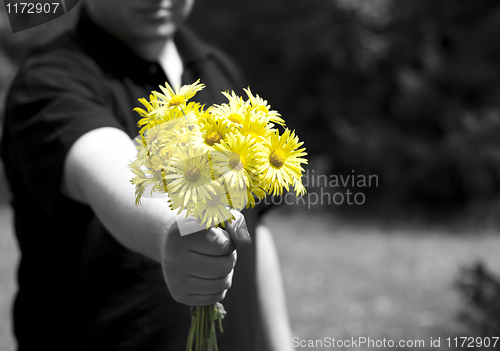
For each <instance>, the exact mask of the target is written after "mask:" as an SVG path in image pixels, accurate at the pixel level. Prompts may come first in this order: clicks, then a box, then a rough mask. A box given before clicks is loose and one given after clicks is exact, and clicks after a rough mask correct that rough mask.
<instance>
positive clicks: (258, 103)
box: [243, 88, 285, 126]
mask: <svg viewBox="0 0 500 351" xmlns="http://www.w3.org/2000/svg"><path fill="white" fill-rule="evenodd" d="M243 90H244V91H245V93H246V94H247V96H248V100H249V101H250V106H251V108H252V110H253V111H255V112H257V113H261V114H262V115H264V116H266V117H269V119H270V121H271V122H273V123H278V124H280V125H282V126H285V120H284V119H282V118H281V117H280V114H279V113H278V111H274V110H271V105H268V104H267V100H264V99H263V98H261V97H260V96H259V95H255V96H254V95H253V94H252V92H251V91H250V88H247V89H243Z"/></svg>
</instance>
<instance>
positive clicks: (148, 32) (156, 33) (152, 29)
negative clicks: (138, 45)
mask: <svg viewBox="0 0 500 351" xmlns="http://www.w3.org/2000/svg"><path fill="white" fill-rule="evenodd" d="M176 30H177V26H176V25H175V24H174V23H164V24H161V25H155V26H153V25H150V26H147V27H146V28H144V29H143V30H142V31H141V32H140V33H138V34H139V35H137V36H138V37H139V38H140V39H142V40H159V39H166V38H169V37H171V36H172V35H174V33H175V31H176Z"/></svg>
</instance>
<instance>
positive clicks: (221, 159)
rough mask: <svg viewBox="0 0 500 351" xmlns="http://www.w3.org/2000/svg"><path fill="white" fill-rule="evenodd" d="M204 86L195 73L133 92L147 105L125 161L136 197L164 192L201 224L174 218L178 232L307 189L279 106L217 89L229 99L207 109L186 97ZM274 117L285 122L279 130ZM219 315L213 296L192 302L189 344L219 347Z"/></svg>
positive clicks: (218, 224) (295, 145) (175, 207)
mask: <svg viewBox="0 0 500 351" xmlns="http://www.w3.org/2000/svg"><path fill="white" fill-rule="evenodd" d="M203 88H204V85H203V84H200V83H199V81H196V82H195V83H193V84H191V85H185V86H182V87H181V88H180V89H178V88H177V89H176V90H175V91H174V90H173V89H172V88H171V87H170V86H169V85H168V84H166V86H165V87H161V86H160V89H161V91H162V92H161V93H160V92H156V91H153V92H152V94H151V95H150V98H149V101H148V100H146V99H140V100H139V101H140V102H141V103H142V104H143V105H144V106H145V108H146V110H144V109H142V108H136V109H135V110H136V111H137V112H138V113H139V114H140V115H141V116H142V117H143V118H142V119H141V120H140V121H139V123H138V126H139V127H140V128H141V129H140V132H139V136H138V137H137V138H136V141H137V148H138V153H137V157H136V159H135V160H134V161H133V162H132V163H131V164H130V168H131V169H132V171H133V172H134V174H135V176H134V178H133V179H132V180H131V182H132V183H133V184H134V185H135V188H136V204H140V200H141V197H142V196H144V194H148V193H149V194H153V193H155V192H157V193H165V194H166V195H167V197H168V201H169V203H170V207H171V209H172V210H174V211H177V214H178V215H183V216H184V217H186V218H188V217H191V218H195V219H196V220H197V223H198V224H199V226H194V227H193V226H183V225H182V224H183V223H185V222H184V221H179V222H178V224H179V229H180V232H181V235H186V234H190V233H193V232H195V231H199V230H201V229H205V228H206V229H208V228H210V227H212V226H216V227H224V226H225V222H226V221H228V222H229V223H231V221H232V220H233V219H234V216H233V214H232V213H231V210H241V209H243V208H248V207H254V206H255V204H256V201H257V200H262V199H263V198H264V197H265V196H266V195H267V194H272V195H281V194H282V193H283V189H286V190H287V191H290V188H293V190H294V191H295V193H296V195H301V194H304V193H305V188H304V186H303V184H302V180H301V176H302V172H303V171H304V169H303V168H302V164H304V163H307V160H306V159H304V158H302V157H303V156H305V155H306V153H305V152H304V150H305V149H304V148H300V146H301V145H302V144H303V143H302V142H299V140H298V136H296V135H295V133H294V132H293V131H290V130H289V129H287V128H285V121H284V120H283V119H282V118H281V117H280V115H279V113H278V112H276V111H273V110H271V107H270V106H269V105H268V104H267V101H265V100H263V99H262V98H261V97H259V96H258V95H255V96H254V95H253V94H252V93H251V91H250V89H245V93H246V94H247V97H248V99H247V100H244V99H243V98H242V97H239V96H237V95H236V94H235V93H234V92H231V93H229V92H223V93H222V94H224V96H225V97H226V98H227V99H228V103H224V104H221V105H213V106H210V107H208V108H206V109H205V106H202V105H200V104H198V103H196V102H189V100H190V99H191V98H192V97H193V96H194V95H195V94H196V93H197V92H198V91H200V90H201V89H203ZM277 125H280V126H282V127H284V128H285V130H284V132H283V133H282V134H281V135H280V133H279V130H278V129H277V128H276V127H277ZM188 223H193V221H188ZM224 315H225V311H224V310H223V308H222V305H221V304H219V303H218V304H215V305H211V306H200V307H193V308H192V324H191V330H190V332H189V336H188V344H187V350H191V348H192V344H193V342H194V340H196V350H198V351H201V350H217V342H216V338H215V337H216V335H215V326H214V321H215V320H217V319H218V320H219V324H220V320H221V319H222V318H223V316H224ZM220 328H221V330H222V326H221V325H220Z"/></svg>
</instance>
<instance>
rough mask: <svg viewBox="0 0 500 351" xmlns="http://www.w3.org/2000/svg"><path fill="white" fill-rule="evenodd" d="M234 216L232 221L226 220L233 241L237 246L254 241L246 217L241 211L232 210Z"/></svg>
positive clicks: (246, 244)
mask: <svg viewBox="0 0 500 351" xmlns="http://www.w3.org/2000/svg"><path fill="white" fill-rule="evenodd" d="M231 213H232V214H233V216H234V218H235V219H234V220H233V221H231V223H228V222H226V230H227V232H228V233H229V236H230V237H231V240H232V242H233V243H234V244H235V245H236V246H248V245H250V244H251V243H252V238H251V237H250V233H249V232H248V228H247V223H246V221H245V217H244V216H243V215H242V214H241V212H239V211H236V210H231Z"/></svg>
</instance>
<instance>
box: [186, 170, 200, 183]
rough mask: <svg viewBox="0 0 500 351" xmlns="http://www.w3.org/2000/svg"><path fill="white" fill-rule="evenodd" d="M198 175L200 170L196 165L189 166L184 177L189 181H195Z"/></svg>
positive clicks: (198, 177)
mask: <svg viewBox="0 0 500 351" xmlns="http://www.w3.org/2000/svg"><path fill="white" fill-rule="evenodd" d="M200 176H201V172H200V169H199V168H198V167H196V166H190V167H189V168H188V169H186V179H187V180H189V181H190V182H196V181H197V180H198V179H200Z"/></svg>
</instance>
